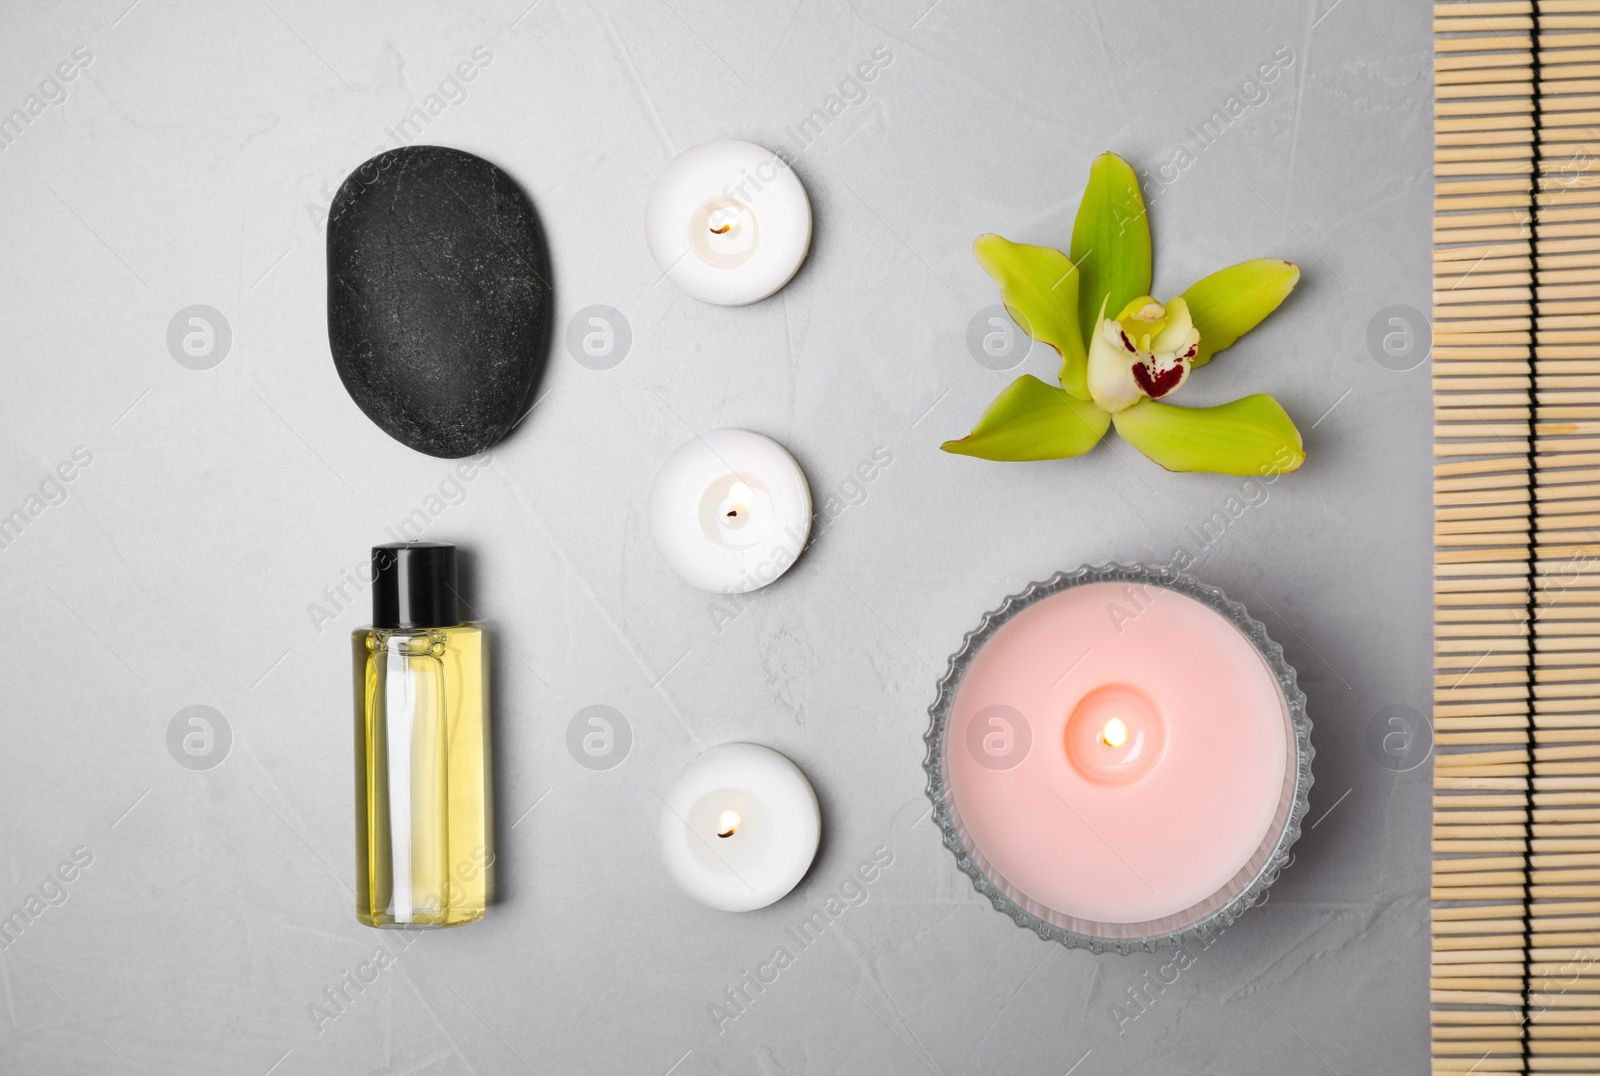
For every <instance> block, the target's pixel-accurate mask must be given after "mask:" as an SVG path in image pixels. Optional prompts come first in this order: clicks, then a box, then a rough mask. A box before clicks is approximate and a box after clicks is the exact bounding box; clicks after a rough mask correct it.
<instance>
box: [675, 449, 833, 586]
mask: <svg viewBox="0 0 1600 1076" xmlns="http://www.w3.org/2000/svg"><path fill="white" fill-rule="evenodd" d="M810 534H811V487H809V486H808V485H806V476H805V473H804V472H803V471H801V470H800V465H799V464H798V463H796V462H795V460H794V457H793V456H791V455H789V453H788V452H786V451H785V450H784V448H783V446H782V445H780V444H778V443H777V442H776V441H774V440H772V439H771V438H769V437H763V436H761V435H760V434H759V433H751V432H750V431H749V430H715V431H713V432H711V433H708V434H705V435H704V436H701V437H696V438H695V439H694V440H692V441H689V442H686V443H685V444H683V445H680V446H679V447H678V448H677V449H676V450H675V451H674V452H673V453H672V455H670V456H668V457H667V462H666V463H664V464H662V466H661V471H660V472H659V473H658V474H657V475H656V480H655V484H654V485H653V486H652V487H651V488H650V535H651V537H653V538H654V539H655V543H656V548H657V549H659V550H661V556H662V557H663V558H665V559H666V562H667V563H668V564H669V565H671V566H672V570H673V571H675V572H677V573H678V575H680V576H682V577H683V580H684V582H686V583H688V584H689V585H691V586H696V587H699V588H700V589H701V590H709V591H713V592H715V593H718V594H744V593H746V592H748V591H751V590H755V589H756V588H758V587H764V586H766V585H767V584H768V583H770V582H772V581H773V580H774V579H776V578H778V576H780V575H782V574H783V573H784V572H786V571H788V570H789V566H790V565H792V564H793V563H794V562H795V558H796V557H798V556H799V555H800V550H802V549H804V548H805V544H806V539H807V538H808V537H809V536H810Z"/></svg>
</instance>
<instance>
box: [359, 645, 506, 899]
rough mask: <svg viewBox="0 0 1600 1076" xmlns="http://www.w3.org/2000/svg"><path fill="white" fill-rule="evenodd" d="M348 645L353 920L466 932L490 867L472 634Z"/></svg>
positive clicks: (481, 690) (478, 674) (484, 705)
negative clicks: (350, 654) (350, 668)
mask: <svg viewBox="0 0 1600 1076" xmlns="http://www.w3.org/2000/svg"><path fill="white" fill-rule="evenodd" d="M352 642H353V644H354V658H355V662H354V668H355V704H356V706H355V709H356V714H355V718H356V730H355V731H356V860H357V870H356V875H357V883H356V904H357V907H356V914H357V916H358V918H360V920H361V922H363V923H365V924H367V925H368V926H374V927H390V926H394V927H446V926H457V925H460V924H462V923H472V922H476V921H477V920H479V919H482V918H483V914H484V910H485V908H486V906H487V905H488V902H489V899H490V895H491V893H490V885H491V883H490V879H491V871H492V867H493V864H494V852H493V848H492V835H491V832H490V810H489V804H490V789H489V773H490V770H489V737H488V733H489V726H488V720H487V716H488V678H487V667H486V664H485V652H484V636H483V630H482V629H481V628H480V627H478V626H477V625H475V624H471V623H466V624H456V625H451V626H448V627H435V628H413V629H392V630H390V629H366V628H364V629H361V630H359V631H357V632H356V633H355V634H354V636H353V639H352Z"/></svg>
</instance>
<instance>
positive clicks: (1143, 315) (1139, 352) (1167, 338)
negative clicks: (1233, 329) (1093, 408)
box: [1088, 295, 1200, 412]
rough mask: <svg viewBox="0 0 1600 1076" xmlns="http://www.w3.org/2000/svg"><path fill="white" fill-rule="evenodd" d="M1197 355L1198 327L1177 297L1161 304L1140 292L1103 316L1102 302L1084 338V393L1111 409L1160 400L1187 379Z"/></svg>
mask: <svg viewBox="0 0 1600 1076" xmlns="http://www.w3.org/2000/svg"><path fill="white" fill-rule="evenodd" d="M1107 298H1108V299H1109V296H1108V297H1107ZM1198 354H1200V331H1199V330H1198V329H1196V328H1195V327H1194V322H1193V320H1192V319H1191V318H1190V316H1189V307H1188V304H1187V303H1185V302H1184V300H1183V299H1182V298H1181V297H1180V298H1177V299H1174V300H1172V301H1171V302H1170V303H1167V304H1165V305H1163V304H1162V303H1158V302H1156V301H1155V300H1154V299H1152V298H1150V297H1149V296H1148V295H1143V296H1140V297H1139V298H1137V299H1134V300H1133V301H1132V302H1130V303H1128V304H1127V306H1125V307H1123V309H1122V312H1121V313H1120V314H1118V315H1117V317H1116V318H1108V317H1106V316H1105V303H1102V304H1101V310H1100V320H1099V326H1098V331H1097V332H1095V333H1093V335H1092V337H1091V338H1090V341H1089V355H1088V360H1089V378H1088V380H1089V394H1090V396H1091V397H1092V398H1093V399H1094V402H1095V403H1096V404H1098V405H1099V406H1100V407H1102V408H1104V409H1105V410H1107V411H1111V412H1117V411H1122V410H1125V409H1127V408H1129V407H1132V406H1133V405H1134V404H1136V403H1138V402H1139V401H1140V400H1141V399H1145V398H1148V399H1151V400H1159V399H1161V398H1162V397H1164V396H1169V395H1171V394H1172V393H1174V392H1176V391H1177V390H1178V389H1179V387H1181V386H1182V385H1183V383H1184V381H1186V380H1188V377H1189V371H1190V369H1191V368H1192V367H1193V365H1194V359H1195V356H1196V355H1198Z"/></svg>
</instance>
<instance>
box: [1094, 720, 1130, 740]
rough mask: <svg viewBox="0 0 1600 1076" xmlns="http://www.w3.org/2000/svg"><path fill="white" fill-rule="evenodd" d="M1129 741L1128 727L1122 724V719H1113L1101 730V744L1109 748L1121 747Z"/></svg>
mask: <svg viewBox="0 0 1600 1076" xmlns="http://www.w3.org/2000/svg"><path fill="white" fill-rule="evenodd" d="M1127 740H1128V726H1127V725H1124V724H1123V723H1122V719H1121V718H1120V717H1113V718H1112V719H1111V720H1110V721H1107V722H1106V727H1105V728H1103V729H1101V730H1100V742H1101V743H1103V744H1105V745H1106V746H1107V747H1121V746H1122V745H1123V744H1124V743H1126V742H1127Z"/></svg>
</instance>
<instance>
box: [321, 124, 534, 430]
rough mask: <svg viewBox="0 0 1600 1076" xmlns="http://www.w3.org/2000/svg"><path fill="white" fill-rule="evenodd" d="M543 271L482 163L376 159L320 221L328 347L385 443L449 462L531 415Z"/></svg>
mask: <svg viewBox="0 0 1600 1076" xmlns="http://www.w3.org/2000/svg"><path fill="white" fill-rule="evenodd" d="M551 308H552V307H551V286H550V260H549V253H548V250H547V248H546V246H545V240H544V231H543V229H542V228H541V227H540V226H539V219H538V216H537V215H536V214H535V213H534V209H533V205H532V203H530V202H529V201H528V199H527V197H526V196H525V195H523V193H522V191H521V189H520V188H518V186H517V184H516V182H515V181H514V180H512V178H511V177H510V176H508V175H506V173H504V172H502V171H501V170H500V169H499V168H496V167H495V166H494V165H492V164H490V163H489V162H488V161H486V160H484V159H483V158H481V157H475V156H473V155H472V154H470V153H463V152H461V151H460V150H455V149H445V148H443V147H440V146H406V147H404V148H401V149H394V150H390V151H388V152H387V153H380V154H379V155H378V156H376V157H374V158H372V159H371V160H370V161H367V162H366V163H365V164H363V165H362V166H361V167H360V168H357V169H356V170H355V171H354V172H352V173H351V174H350V176H349V178H348V179H346V180H345V181H344V184H343V185H342V186H341V187H340V188H339V193H338V194H337V195H336V196H335V197H334V199H333V205H332V207H331V208H330V209H329V211H328V343H329V345H330V346H331V348H332V350H333V364H334V366H335V367H336V368H337V369H338V371H339V377H340V379H341V380H342V381H343V382H344V387H345V389H346V390H348V391H349V393H350V398H351V399H353V400H354V401H355V402H356V406H358V407H360V408H361V410H362V411H364V412H366V415H367V417H368V418H370V419H371V420H372V421H373V422H375V423H376V424H377V425H378V428H379V429H381V430H383V431H384V432H385V433H387V434H388V435H389V436H391V437H393V438H394V439H395V440H397V441H399V442H400V443H401V444H404V445H407V446H409V447H411V448H414V449H416V450H417V451H418V452H426V453H427V454H428V455H430V456H442V457H444V458H446V459H456V458H458V457H461V456H470V455H473V454H475V453H477V452H481V451H482V450H483V449H485V448H488V447H489V446H490V445H493V444H495V443H496V442H498V441H499V440H500V439H501V438H503V437H505V435H506V434H508V433H510V432H511V428H512V427H513V426H514V425H516V423H517V422H518V420H519V419H521V418H522V416H523V413H524V412H525V410H526V409H527V408H528V407H529V406H531V404H532V401H533V398H534V395H533V394H534V392H535V390H536V389H537V387H538V382H539V376H540V374H541V373H542V371H543V368H544V362H545V357H546V355H547V354H548V353H549V346H550V314H551Z"/></svg>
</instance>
